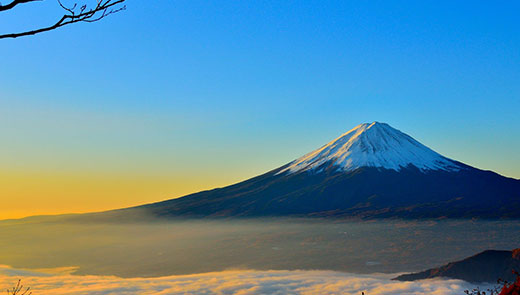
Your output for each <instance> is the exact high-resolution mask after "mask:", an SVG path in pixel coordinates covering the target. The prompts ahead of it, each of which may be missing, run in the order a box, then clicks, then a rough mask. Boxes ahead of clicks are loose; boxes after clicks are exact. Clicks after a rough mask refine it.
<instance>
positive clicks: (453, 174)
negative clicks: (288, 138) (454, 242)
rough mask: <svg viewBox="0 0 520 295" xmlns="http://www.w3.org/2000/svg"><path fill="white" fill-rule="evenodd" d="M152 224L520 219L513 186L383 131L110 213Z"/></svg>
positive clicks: (361, 133)
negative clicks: (242, 177)
mask: <svg viewBox="0 0 520 295" xmlns="http://www.w3.org/2000/svg"><path fill="white" fill-rule="evenodd" d="M143 213H144V214H147V215H149V216H153V217H190V218H194V217H196V218H202V217H241V216H248V217H257V216H321V217H325V216H334V217H342V218H344V217H345V218H350V217H356V218H395V217H398V218H440V217H447V218H520V180H517V179H512V178H507V177H504V176H501V175H498V174H496V173H494V172H491V171H483V170H480V169H476V168H473V167H471V166H468V165H465V164H463V163H460V162H457V161H454V160H451V159H448V158H446V157H443V156H442V155H440V154H438V153H436V152H434V151H433V150H431V149H429V148H428V147H426V146H424V145H422V144H421V143H419V142H417V141H416V140H414V139H413V138H411V137H410V136H408V135H406V134H404V133H403V132H401V131H399V130H396V129H394V128H392V127H390V126H389V125H388V124H384V123H377V122H374V123H370V124H361V125H359V126H357V127H355V128H354V129H352V130H350V131H348V132H347V133H345V134H343V135H342V136H340V137H339V138H337V139H335V140H333V141H331V142H330V143H328V144H326V145H325V146H323V147H322V148H319V149H317V150H316V151H313V152H311V153H309V154H307V155H305V156H303V157H301V158H299V159H297V160H295V161H292V162H290V163H288V164H286V165H284V166H282V167H279V168H277V169H274V170H272V171H270V172H267V173H265V174H262V175H260V176H257V177H253V178H251V179H248V180H246V181H243V182H240V183H237V184H233V185H230V186H227V187H223V188H218V189H214V190H209V191H203V192H199V193H195V194H191V195H187V196H184V197H181V198H176V199H171V200H168V201H163V202H159V203H153V204H148V205H144V206H139V207H134V208H127V209H122V210H116V211H114V212H112V214H118V216H121V214H123V215H124V216H126V217H127V218H128V216H143V215H142V214H143Z"/></svg>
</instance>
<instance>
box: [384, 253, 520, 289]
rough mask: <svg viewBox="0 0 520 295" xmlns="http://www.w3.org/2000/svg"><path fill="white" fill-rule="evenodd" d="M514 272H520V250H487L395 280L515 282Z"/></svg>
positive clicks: (401, 276)
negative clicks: (440, 278) (447, 279)
mask: <svg viewBox="0 0 520 295" xmlns="http://www.w3.org/2000/svg"><path fill="white" fill-rule="evenodd" d="M513 270H516V271H519V270H520V249H515V250H513V251H498V250H487V251H484V252H481V253H479V254H476V255H474V256H471V257H468V258H466V259H463V260H461V261H456V262H451V263H448V264H446V265H443V266H441V267H438V268H432V269H429V270H425V271H422V272H418V273H412V274H404V275H400V276H398V277H397V278H395V279H394V280H398V281H416V280H422V279H430V278H436V277H445V278H452V279H460V280H465V281H468V282H490V283H494V282H496V281H497V280H498V279H503V280H507V281H509V282H513V281H515V278H516V277H515V276H514V275H513V273H512V271H513Z"/></svg>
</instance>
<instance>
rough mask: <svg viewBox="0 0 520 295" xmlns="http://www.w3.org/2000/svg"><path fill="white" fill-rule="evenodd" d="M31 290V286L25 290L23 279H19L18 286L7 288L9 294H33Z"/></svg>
mask: <svg viewBox="0 0 520 295" xmlns="http://www.w3.org/2000/svg"><path fill="white" fill-rule="evenodd" d="M30 290H31V288H30V287H28V288H27V289H25V290H24V288H23V285H22V280H18V283H17V284H16V286H14V287H12V288H11V289H7V295H31V294H32V292H30Z"/></svg>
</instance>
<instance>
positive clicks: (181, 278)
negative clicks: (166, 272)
mask: <svg viewBox="0 0 520 295" xmlns="http://www.w3.org/2000/svg"><path fill="white" fill-rule="evenodd" d="M67 270H71V271H72V270H74V269H73V268H63V269H58V270H57V271H54V273H49V271H48V270H45V272H44V271H42V270H19V269H14V268H11V267H9V266H5V265H0V288H1V289H3V290H5V289H7V288H9V287H12V286H13V285H15V284H16V282H17V281H18V279H22V284H23V285H24V286H30V287H31V290H32V291H33V294H34V295H45V294H49V295H50V294H52V295H61V294H67V295H86V294H89V295H107V294H118V295H124V294H140V295H142V294H234V295H246V294H321V295H326V294H357V295H359V294H361V292H364V293H365V294H366V295H379V294H385V295H407V294H433V295H448V294H450V295H451V294H458V295H463V294H464V290H466V289H471V288H473V287H475V286H473V285H470V284H469V283H466V282H463V281H460V280H441V279H438V280H437V279H436V280H423V281H417V282H398V281H392V280H390V278H391V277H392V276H391V275H356V274H349V273H342V272H335V271H311V270H293V271H279V270H277V271H275V270H272V271H257V270H229V271H221V272H210V273H202V274H192V275H175V276H164V277H155V278H119V277H115V276H79V275H72V274H68V273H67Z"/></svg>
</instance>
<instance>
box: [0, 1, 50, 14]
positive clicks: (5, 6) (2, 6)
mask: <svg viewBox="0 0 520 295" xmlns="http://www.w3.org/2000/svg"><path fill="white" fill-rule="evenodd" d="M34 1H41V0H13V1H12V2H11V3H9V4H6V5H1V4H0V11H5V10H9V9H13V8H14V7H15V6H16V5H18V4H22V3H27V2H34Z"/></svg>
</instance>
